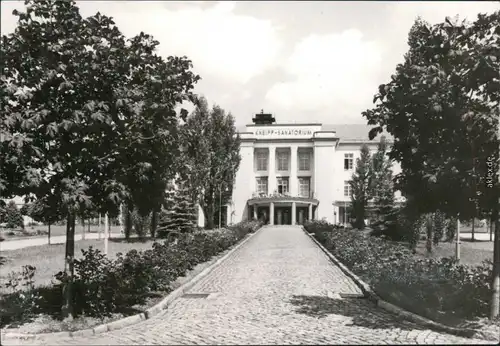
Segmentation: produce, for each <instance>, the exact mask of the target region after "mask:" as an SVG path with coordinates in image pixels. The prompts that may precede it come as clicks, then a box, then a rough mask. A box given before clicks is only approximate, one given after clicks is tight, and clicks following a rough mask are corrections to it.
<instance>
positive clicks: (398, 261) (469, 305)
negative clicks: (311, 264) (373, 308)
mask: <svg viewBox="0 0 500 346" xmlns="http://www.w3.org/2000/svg"><path fill="white" fill-rule="evenodd" d="M305 228H306V230H307V231H308V232H313V233H315V236H316V239H318V241H320V242H321V243H322V244H323V245H324V246H325V247H326V248H327V249H328V250H329V251H330V252H331V253H332V254H333V255H334V256H335V257H336V258H338V259H339V260H340V261H341V262H342V263H344V264H345V265H346V266H347V267H348V268H349V269H351V270H352V271H353V272H354V273H355V274H356V275H358V276H360V277H361V279H362V280H364V281H365V282H367V283H368V284H369V285H370V286H371V287H372V288H373V289H374V290H375V292H376V293H377V294H378V295H379V296H380V297H381V298H382V299H384V300H387V301H389V302H391V303H393V304H395V305H397V306H401V307H403V308H405V309H407V310H409V311H412V312H414V313H417V314H421V315H422V316H426V317H428V318H431V319H434V320H436V321H438V322H443V323H449V322H450V321H453V322H455V321H456V320H457V319H463V318H472V317H479V316H485V315H486V314H487V313H488V302H489V300H490V277H491V270H492V263H491V262H485V263H484V264H483V265H481V266H478V267H469V266H465V265H458V264H456V262H455V261H454V260H453V259H448V258H443V259H441V260H427V259H426V260H424V259H419V258H416V257H414V256H413V255H412V253H411V251H410V250H409V249H408V248H406V247H405V246H403V245H401V244H398V243H392V242H387V241H385V240H382V239H380V238H377V237H369V236H366V235H364V234H362V233H360V232H356V231H353V230H343V229H341V228H340V227H336V226H333V225H329V226H328V225H326V224H325V223H319V222H314V221H313V222H309V223H307V224H306V225H305Z"/></svg>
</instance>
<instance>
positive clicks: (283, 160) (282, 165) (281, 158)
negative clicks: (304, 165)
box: [278, 152, 288, 171]
mask: <svg viewBox="0 0 500 346" xmlns="http://www.w3.org/2000/svg"><path fill="white" fill-rule="evenodd" d="M278 171H288V153H286V152H279V153H278Z"/></svg>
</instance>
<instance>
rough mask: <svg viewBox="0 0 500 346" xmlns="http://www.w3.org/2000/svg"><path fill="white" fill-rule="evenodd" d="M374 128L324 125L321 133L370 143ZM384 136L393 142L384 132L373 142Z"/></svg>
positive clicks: (346, 139) (240, 130)
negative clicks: (327, 132) (333, 133)
mask: <svg viewBox="0 0 500 346" xmlns="http://www.w3.org/2000/svg"><path fill="white" fill-rule="evenodd" d="M275 125H276V126H279V125H282V126H287V125H289V124H275ZM294 125H298V124H294ZM304 125H306V124H304ZM374 127H375V126H373V125H366V124H322V125H321V131H335V134H336V136H337V137H338V138H339V139H340V142H346V141H347V142H349V141H352V142H365V141H369V137H368V133H369V132H370V130H371V129H372V128H374ZM237 130H238V132H245V131H246V127H245V126H242V127H238V128H237ZM382 135H384V136H385V137H386V139H387V140H388V141H392V140H393V137H392V136H391V135H390V134H388V133H387V132H385V131H384V132H382V134H379V135H378V136H377V137H375V138H374V139H373V141H377V142H378V141H379V140H380V137H381V136H382Z"/></svg>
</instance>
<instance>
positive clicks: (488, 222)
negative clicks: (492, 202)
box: [486, 217, 493, 241]
mask: <svg viewBox="0 0 500 346" xmlns="http://www.w3.org/2000/svg"><path fill="white" fill-rule="evenodd" d="M486 225H487V226H488V231H489V232H490V241H493V223H492V222H491V217H490V219H489V220H486Z"/></svg>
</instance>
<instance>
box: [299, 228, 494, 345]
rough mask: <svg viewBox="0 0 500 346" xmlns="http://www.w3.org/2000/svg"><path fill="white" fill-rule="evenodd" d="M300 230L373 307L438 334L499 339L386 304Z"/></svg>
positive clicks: (312, 238) (312, 235)
mask: <svg viewBox="0 0 500 346" xmlns="http://www.w3.org/2000/svg"><path fill="white" fill-rule="evenodd" d="M301 228H302V230H303V231H304V232H305V233H306V234H307V235H308V236H309V238H311V240H312V241H313V242H314V243H315V244H316V245H318V247H319V248H320V249H321V250H322V251H323V252H324V253H325V254H326V255H327V256H328V258H329V259H330V260H331V261H332V262H333V263H334V264H335V265H336V266H338V267H339V268H340V270H342V272H343V273H344V274H345V275H347V276H348V277H349V278H351V279H352V280H353V281H354V283H355V284H356V285H357V286H358V287H359V288H360V289H361V291H362V292H363V294H364V296H365V297H366V298H367V299H368V300H369V301H371V302H373V303H375V305H376V306H377V307H379V308H382V309H384V310H386V311H389V312H391V313H393V314H396V315H399V316H401V317H403V318H405V319H407V320H410V321H412V322H415V323H418V324H421V325H424V326H426V327H429V328H432V329H434V330H436V331H440V332H446V333H448V334H452V335H456V336H461V337H466V338H472V337H479V338H481V339H485V340H491V341H498V340H499V338H498V336H497V335H494V333H489V332H483V331H478V330H474V329H468V328H460V329H459V328H454V327H450V326H447V325H444V324H442V323H439V322H435V321H432V320H430V319H428V318H425V317H422V316H419V315H417V314H414V313H412V312H409V311H407V310H404V309H402V308H400V307H398V306H396V305H394V304H391V303H389V302H386V301H385V300H383V299H381V298H380V297H379V296H378V295H377V294H376V293H375V292H374V291H373V289H372V288H371V287H370V286H369V285H368V284H367V283H366V282H364V281H363V280H361V279H360V278H359V277H358V276H357V275H356V274H354V273H353V272H352V271H351V270H350V269H349V268H347V267H346V266H345V265H344V264H343V263H342V262H340V261H339V260H338V259H337V258H336V257H335V256H334V255H332V254H331V253H330V251H328V250H327V249H326V248H325V247H324V246H323V245H322V244H321V243H320V242H319V241H318V240H317V239H316V238H315V237H314V233H309V232H307V231H306V229H305V228H304V227H303V226H302V227H301Z"/></svg>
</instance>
